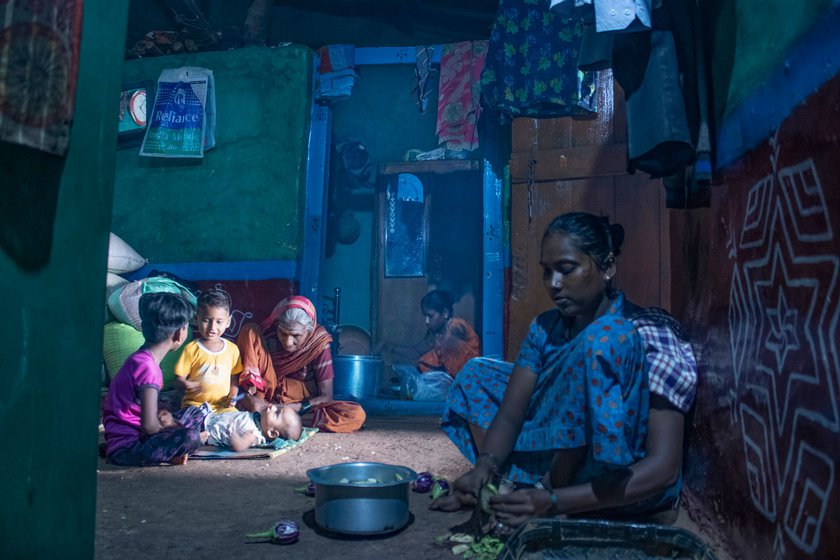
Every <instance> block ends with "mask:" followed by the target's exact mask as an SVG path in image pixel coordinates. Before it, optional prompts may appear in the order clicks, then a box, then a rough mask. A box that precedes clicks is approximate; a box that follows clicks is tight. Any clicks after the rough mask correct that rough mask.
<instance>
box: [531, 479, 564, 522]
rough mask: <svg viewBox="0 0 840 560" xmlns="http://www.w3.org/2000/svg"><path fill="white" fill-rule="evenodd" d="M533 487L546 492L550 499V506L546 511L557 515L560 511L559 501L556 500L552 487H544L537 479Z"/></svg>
mask: <svg viewBox="0 0 840 560" xmlns="http://www.w3.org/2000/svg"><path fill="white" fill-rule="evenodd" d="M534 488H537V489H539V490H545V491H546V492H548V495H549V499H550V500H551V507H550V508H549V510H548V513H549V514H550V515H558V514H559V513H560V502H558V501H557V494H555V493H554V489H553V488H546V487H545V486H543V484H542V482H539V481H537V482H535V483H534Z"/></svg>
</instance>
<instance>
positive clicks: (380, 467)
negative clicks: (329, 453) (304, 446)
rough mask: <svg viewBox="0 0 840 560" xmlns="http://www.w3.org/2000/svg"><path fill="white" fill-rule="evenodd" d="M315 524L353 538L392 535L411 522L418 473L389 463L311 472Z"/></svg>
mask: <svg viewBox="0 0 840 560" xmlns="http://www.w3.org/2000/svg"><path fill="white" fill-rule="evenodd" d="M306 475H307V476H308V477H309V480H311V481H312V482H313V483H314V484H315V523H317V524H318V525H319V526H321V527H323V528H324V529H327V530H329V531H334V532H336V533H344V534H350V535H381V534H386V533H392V532H394V531H398V530H399V529H402V528H403V527H405V525H406V524H407V523H408V517H409V512H408V492H409V486H410V485H411V483H412V482H413V481H414V480H415V479H416V478H417V473H416V472H414V471H413V470H411V469H409V468H408V467H401V466H397V465H386V464H385V463H339V464H336V465H328V466H326V467H319V468H317V469H309V470H308V471H306Z"/></svg>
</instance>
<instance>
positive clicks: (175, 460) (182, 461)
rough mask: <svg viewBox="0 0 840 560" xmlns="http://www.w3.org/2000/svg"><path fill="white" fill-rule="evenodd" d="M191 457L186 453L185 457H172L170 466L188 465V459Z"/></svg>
mask: <svg viewBox="0 0 840 560" xmlns="http://www.w3.org/2000/svg"><path fill="white" fill-rule="evenodd" d="M189 457H190V456H189V455H187V454H186V453H184V454H183V455H178V456H176V457H172V459H170V460H169V464H170V465H186V464H187V459H189Z"/></svg>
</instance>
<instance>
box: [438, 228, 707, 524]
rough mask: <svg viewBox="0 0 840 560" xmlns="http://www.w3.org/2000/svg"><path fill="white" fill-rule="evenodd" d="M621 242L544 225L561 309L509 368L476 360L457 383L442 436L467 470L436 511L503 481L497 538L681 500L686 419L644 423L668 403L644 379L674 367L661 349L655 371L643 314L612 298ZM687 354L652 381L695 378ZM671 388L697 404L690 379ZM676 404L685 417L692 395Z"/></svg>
mask: <svg viewBox="0 0 840 560" xmlns="http://www.w3.org/2000/svg"><path fill="white" fill-rule="evenodd" d="M623 240H624V230H623V228H622V227H621V226H620V225H618V224H610V223H609V221H608V220H607V219H606V218H599V217H597V216H593V215H592V214H585V213H569V214H563V215H561V216H558V217H557V218H555V219H554V220H553V221H552V223H551V224H550V225H549V226H548V228H547V230H546V232H545V235H544V236H543V240H542V247H541V249H542V250H541V259H540V260H541V263H540V264H541V266H542V269H543V281H544V283H545V287H546V290H547V291H548V294H549V296H550V297H551V298H552V300H553V301H554V304H555V306H556V307H555V308H554V309H552V310H550V311H547V312H545V313H542V314H540V315H539V316H538V317H537V318H536V319H534V321H533V322H532V323H531V326H530V330H529V333H528V336H527V338H526V340H525V342H524V343H523V345H522V348H521V350H520V353H519V356H518V358H517V360H516V362H515V364H508V363H505V362H501V361H497V360H489V359H486V358H477V359H474V360H471V361H470V362H469V363H468V364H467V365H466V366H465V367H464V368H463V369H462V370H461V371H460V372H459V373H458V375H457V377H456V379H455V383H454V384H453V386H452V389H451V390H450V394H449V398H448V401H447V407H446V410H445V412H444V416H443V422H442V428H443V430H444V431H445V432H446V433H447V435H449V437H450V439H452V441H453V442H454V443H455V445H457V446H458V448H459V449H460V450H461V451H462V452H463V453H464V455H465V456H466V457H467V458H468V459H470V461H471V462H473V463H474V467H473V468H472V469H471V470H470V471H469V472H467V473H466V474H464V475H462V476H461V477H460V478H458V479H457V480H456V481H455V483H454V492H453V494H452V495H451V496H447V497H444V498H439V499H438V500H435V501H434V502H433V503H432V506H431V507H432V509H439V510H444V511H452V510H455V509H459V508H460V507H463V506H468V505H472V504H474V503H475V501H476V499H477V496H478V494H479V489H480V488H481V487H482V486H483V485H484V484H485V483H486V482H488V481H489V480H491V479H492V478H493V477H495V476H497V475H499V474H501V475H503V476H505V477H506V478H508V479H510V480H511V481H513V482H514V483H518V484H517V486H519V488H520V489H518V490H517V491H515V492H513V493H511V494H508V495H504V496H496V497H494V498H492V499H491V501H490V505H491V507H492V509H493V511H494V516H495V520H496V522H498V524H499V528H500V529H503V528H504V527H515V526H518V525H520V524H521V523H523V522H525V521H527V520H528V519H530V518H532V517H545V516H551V515H558V514H562V515H566V514H575V513H579V512H586V511H593V510H600V511H601V512H612V513H614V514H615V515H614V517H621V516H622V515H625V514H629V515H630V516H631V517H633V515H634V514H636V513H638V514H640V515H643V514H644V513H653V512H656V511H662V509H667V508H668V507H672V506H669V505H665V506H664V508H663V504H673V503H674V499H675V495H674V493H675V492H676V495H678V493H679V482H680V476H679V473H680V467H681V454H682V427H683V422H682V420H683V418H682V412H681V411H679V410H677V409H676V408H673V407H671V408H673V410H670V409H669V410H667V411H666V412H664V413H663V414H659V413H658V412H657V413H656V414H655V415H650V413H651V399H654V401H655V402H657V403H658V404H657V408H660V406H659V403H660V401H663V400H667V399H661V398H660V397H659V396H658V395H655V394H652V393H651V392H650V391H649V387H648V379H649V378H648V370H649V369H650V367H651V363H656V362H657V360H659V361H661V360H663V359H665V358H670V357H669V356H666V354H667V352H665V351H664V350H663V351H661V352H660V353H659V354H656V353H655V352H654V354H655V356H654V357H655V359H654V360H653V362H652V361H651V359H652V356H651V352H652V351H651V349H652V348H654V349H655V346H656V344H655V342H654V341H652V339H651V338H650V336H649V335H646V336H643V335H642V334H641V333H640V331H641V332H645V331H644V329H643V328H639V326H638V325H639V324H645V323H638V317H639V311H640V308H638V307H636V306H635V305H633V304H632V303H630V302H629V301H626V300H625V298H624V296H623V294H621V293H620V292H618V291H616V290H613V289H612V288H611V281H612V279H613V277H614V276H615V273H616V263H615V257H616V256H617V255H618V254H619V252H620V249H621V244H622V242H623ZM662 313H663V314H664V312H662ZM645 317H649V314H648V315H645ZM634 321H635V322H634ZM662 328H663V330H664V329H665V327H662ZM656 332H657V333H658V332H659V331H656ZM668 332H670V331H668ZM686 352H687V357H686V360H685V364H684V365H683V364H682V363H680V364H678V365H679V367H673V366H674V364H676V363H677V361H678V360H677V359H674V360H670V359H669V360H668V366H667V367H665V368H663V367H659V366H657V368H656V369H657V375H659V373H658V372H659V371H665V370H666V369H667V370H668V371H673V370H675V369H679V368H680V367H681V368H682V370H684V371H685V372H686V373H685V376H683V377H686V378H688V377H690V376H691V374H693V372H694V367H695V365H694V362H693V355H691V354H690V347H688V348H687V350H686ZM683 366H684V367H683ZM677 381H679V382H681V383H682V382H683V381H685V385H686V387H687V389H686V391H691V395H690V397H692V398H693V387H694V384H693V383H694V378H691V379H688V380H685V379H682V378H679V379H677ZM669 383H670V381H669ZM671 400H674V401H675V402H676V401H677V399H671ZM679 402H680V404H684V405H685V406H686V407H687V406H690V398H689V397H688V396H686V398H685V399H684V401H679ZM662 408H663V409H665V408H668V405H667V402H666V404H663V405H662ZM649 422H650V423H649ZM649 429H650V435H649V434H648V431H649Z"/></svg>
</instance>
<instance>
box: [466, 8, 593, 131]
mask: <svg viewBox="0 0 840 560" xmlns="http://www.w3.org/2000/svg"><path fill="white" fill-rule="evenodd" d="M583 29H584V25H583V23H582V22H580V21H574V20H571V19H566V18H563V17H560V16H558V15H557V14H554V13H552V12H551V11H549V9H548V5H547V2H540V1H539V0H501V1H500V2H499V9H498V11H497V13H496V21H495V23H494V24H493V28H492V30H491V33H490V44H489V47H488V52H487V59H486V62H485V66H484V72H483V73H482V75H481V94H482V97H483V99H484V102H485V103H486V104H487V105H488V106H490V107H493V108H495V109H496V110H498V111H499V112H501V113H505V114H507V115H509V116H511V117H533V118H551V117H565V116H573V115H582V114H587V113H593V112H595V111H596V110H597V107H596V105H595V102H596V95H595V92H596V85H597V82H596V74H595V73H594V72H582V71H579V70H578V68H577V63H578V51H579V50H580V43H581V38H582V37H583Z"/></svg>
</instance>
